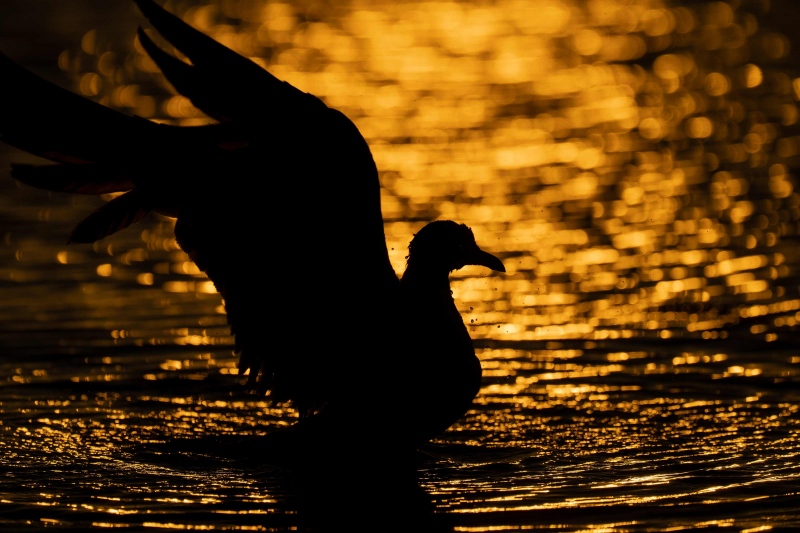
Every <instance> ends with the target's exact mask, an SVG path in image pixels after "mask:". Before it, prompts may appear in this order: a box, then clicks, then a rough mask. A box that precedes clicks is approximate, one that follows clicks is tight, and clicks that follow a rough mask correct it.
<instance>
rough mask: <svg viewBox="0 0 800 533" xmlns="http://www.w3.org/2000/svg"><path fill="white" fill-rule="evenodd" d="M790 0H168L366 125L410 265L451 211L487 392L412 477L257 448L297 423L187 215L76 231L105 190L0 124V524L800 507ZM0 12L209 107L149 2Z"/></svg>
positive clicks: (684, 524)
mask: <svg viewBox="0 0 800 533" xmlns="http://www.w3.org/2000/svg"><path fill="white" fill-rule="evenodd" d="M773 4H775V6H773V9H772V10H771V11H768V10H766V7H767V4H766V3H763V2H749V1H744V0H743V1H737V2H689V3H684V4H677V3H668V2H659V1H655V0H653V1H647V0H636V1H621V0H619V1H612V0H609V1H599V0H598V1H590V2H582V1H580V2H579V1H569V2H567V1H561V0H542V1H538V2H533V1H531V2H498V3H493V4H485V3H481V2H464V3H458V4H455V3H445V2H428V3H424V2H420V3H411V2H400V3H394V2H393V3H391V4H385V5H384V4H378V3H369V2H367V3H341V4H339V3H337V4H336V5H326V4H312V3H307V4H306V3H302V2H295V3H292V4H281V3H273V2H261V1H241V2H233V1H231V2H198V3H188V2H173V3H171V4H169V7H170V9H174V10H176V11H177V12H180V13H181V14H182V15H184V16H185V17H186V18H187V19H188V20H190V21H191V22H192V23H193V24H196V25H197V26H199V27H201V28H203V30H204V31H207V32H208V33H211V34H212V35H214V36H215V37H216V38H217V39H219V40H221V41H223V42H225V43H226V44H228V45H230V46H232V47H234V48H235V49H237V50H239V51H240V52H242V53H245V54H247V55H249V56H251V57H253V58H255V59H256V60H259V61H263V63H264V64H265V65H268V66H269V68H270V70H271V71H272V72H274V73H275V74H276V75H279V76H281V77H284V78H285V79H288V80H290V81H291V82H292V83H294V84H295V85H297V86H299V87H301V88H302V89H304V90H307V91H310V92H313V93H315V94H318V95H320V96H323V97H324V98H325V100H326V101H327V102H328V104H329V105H332V106H335V107H338V108H340V109H342V110H343V111H345V112H346V113H347V114H348V116H350V117H351V118H353V120H354V121H355V122H356V124H357V125H358V126H359V128H360V129H361V131H362V132H364V135H365V136H366V137H367V139H368V141H369V142H370V145H371V146H372V148H373V153H374V154H375V158H376V161H377V162H378V166H379V168H380V169H381V171H382V173H381V180H382V183H383V185H384V189H385V191H384V199H383V206H384V214H385V219H386V232H387V240H388V243H389V246H390V248H391V254H392V260H393V262H394V264H395V266H396V268H397V270H398V272H402V269H403V256H404V255H405V247H406V246H407V243H408V241H409V240H410V238H411V235H412V234H413V233H414V231H416V230H417V229H418V228H419V227H420V226H421V225H422V224H424V222H425V221H427V220H431V219H436V218H453V219H456V220H459V221H462V222H466V223H468V224H469V225H470V226H471V227H473V228H474V229H475V233H476V236H477V238H478V242H479V243H480V244H481V246H482V247H484V248H485V249H487V250H489V251H491V252H493V253H496V254H497V255H498V256H499V257H501V258H502V259H503V260H504V263H505V265H506V268H507V269H508V274H507V275H505V276H502V277H501V276H489V275H487V274H486V273H485V272H483V271H482V270H480V269H474V270H469V269H465V270H464V271H462V272H457V273H455V274H454V275H453V283H452V286H453V291H454V296H455V297H456V299H457V301H458V302H459V307H460V309H461V311H462V315H463V316H464V319H465V322H466V323H467V324H468V325H469V327H470V332H471V334H472V336H473V339H475V344H476V347H477V351H478V353H479V356H480V357H481V360H482V362H483V367H484V387H483V389H482V390H481V393H480V395H479V396H478V398H477V399H476V401H475V404H474V408H473V409H472V410H471V411H470V412H469V413H468V414H467V415H466V417H465V418H464V419H463V420H461V421H460V422H459V423H458V424H456V425H455V426H454V427H453V428H451V430H449V431H448V432H447V433H445V434H444V435H442V436H441V437H440V438H439V439H437V440H436V441H434V442H432V443H431V444H430V445H429V446H428V447H427V448H426V449H425V450H423V453H422V454H421V456H420V458H419V464H418V465H417V466H416V468H410V469H407V468H404V467H402V466H398V464H397V460H396V458H394V457H392V456H390V455H388V454H387V453H384V452H382V448H381V443H379V442H367V443H365V442H358V443H353V445H354V447H356V446H358V447H362V448H364V449H365V450H368V452H365V454H364V455H363V458H362V460H349V461H347V462H341V463H340V462H337V461H333V462H332V464H330V465H328V467H326V468H321V469H319V470H314V471H311V472H297V471H292V470H287V469H285V468H282V467H281V466H280V465H277V466H276V465H270V464H267V463H266V462H262V461H259V460H254V459H252V458H248V459H245V460H242V453H241V452H240V448H238V447H237V446H239V445H237V444H235V442H236V439H240V438H248V439H251V440H249V441H248V443H249V444H248V446H250V447H251V448H252V443H253V442H257V438H258V437H259V436H262V435H265V434H267V433H269V432H270V431H273V430H275V429H276V428H278V427H280V426H283V425H286V424H288V423H291V422H292V421H293V419H294V416H295V413H294V412H293V411H292V409H291V408H290V407H289V406H285V405H273V404H271V403H269V402H268V401H267V399H265V398H260V397H257V396H254V395H252V394H249V393H247V392H246V391H245V390H244V388H243V386H242V384H241V378H240V377H239V376H237V375H236V368H235V367H236V361H235V359H234V357H233V356H232V354H231V350H232V339H231V338H230V337H229V336H228V330H227V327H226V326H225V317H224V314H223V309H222V307H221V301H220V298H219V296H218V295H217V294H216V293H215V292H214V290H213V286H212V285H211V284H210V283H209V282H208V281H207V280H206V279H205V277H204V276H203V275H202V274H201V273H198V272H197V269H196V268H195V267H194V265H193V264H192V263H191V262H190V261H189V259H188V257H186V256H185V255H184V254H183V253H182V252H181V251H180V250H179V249H178V248H177V246H176V244H175V241H174V238H173V235H172V222H171V221H170V220H168V219H156V218H151V219H147V220H146V221H145V222H143V223H140V224H139V225H137V226H136V227H134V228H131V229H128V230H126V231H124V232H121V233H120V234H119V235H116V236H114V237H112V238H109V239H106V240H103V241H101V242H100V243H97V244H96V245H95V246H84V245H69V246H67V245H66V244H65V243H66V240H67V238H68V235H69V232H70V230H71V228H72V226H73V225H74V224H75V223H76V222H77V221H79V220H80V219H81V217H83V216H85V215H86V214H88V213H89V212H90V211H91V210H92V209H93V208H95V207H97V206H98V205H101V204H102V199H99V198H97V199H96V198H87V197H75V196H66V195H58V194H49V193H46V192H42V191H37V190H33V189H30V188H25V187H22V186H19V185H17V184H15V183H14V182H13V180H12V179H11V178H10V177H9V175H8V165H9V162H10V161H29V160H30V158H29V157H28V156H26V155H25V154H22V153H20V152H18V151H14V150H12V149H10V148H7V147H5V146H3V147H2V148H0V472H2V473H3V475H2V476H0V530H2V531H27V530H38V529H43V528H52V529H55V530H59V529H62V530H73V531H82V530H85V529H88V528H90V527H94V528H119V529H123V530H147V531H156V530H167V529H215V530H229V529H233V530H256V531H285V530H309V529H310V530H331V531H358V530H363V531H384V530H390V531H409V532H412V531H513V530H519V529H548V530H553V531H596V532H606V531H607V532H624V531H659V532H661V531H682V530H695V529H711V530H713V529H724V530H726V531H728V530H729V531H767V530H771V531H795V530H797V528H799V527H800V489H798V486H800V455H799V454H800V413H798V409H800V342H799V341H800V338H799V337H798V328H799V327H800V278H799V277H798V271H800V254H798V252H797V249H798V247H797V242H798V237H797V236H798V235H800V194H798V192H797V189H798V181H797V177H796V168H797V163H798V161H797V157H798V154H800V137H799V136H798V134H800V128H798V119H799V117H800V113H798V106H797V101H798V95H800V77H798V76H800V72H798V69H797V68H796V66H795V63H796V61H794V60H793V55H792V50H793V48H792V44H793V43H792V39H793V38H794V36H793V34H792V32H790V31H787V24H788V29H791V27H792V24H793V22H792V20H793V19H792V17H793V16H794V12H793V8H792V7H791V4H790V3H780V2H777V1H775V2H773ZM0 15H2V17H0V28H2V34H0V45H2V49H3V51H4V52H6V53H7V54H8V55H10V56H11V57H13V58H14V59H16V60H18V61H19V62H21V63H23V64H25V65H27V66H29V67H30V68H32V69H35V70H36V71H37V72H39V73H40V74H42V75H44V76H46V77H48V78H49V79H52V80H55V81H57V82H59V83H61V84H62V85H64V86H68V87H70V88H72V89H73V90H75V91H76V92H82V93H83V94H85V95H86V96H87V97H91V98H94V99H96V100H98V101H102V102H104V103H105V104H107V105H110V106H112V107H115V108H117V109H120V110H122V111H123V112H130V113H136V114H139V115H142V116H145V117H149V118H152V119H155V120H166V121H171V122H176V123H181V124H186V125H189V124H197V123H202V122H204V121H206V119H205V118H203V117H202V116H200V114H199V113H198V112H196V111H195V110H194V109H193V108H191V106H190V105H188V104H187V102H186V101H185V100H183V99H182V98H181V97H178V96H175V95H173V94H171V93H169V92H168V90H167V89H166V88H165V87H164V86H163V85H162V84H161V83H160V82H159V81H158V78H157V73H155V72H152V70H153V68H152V65H151V64H150V63H149V62H148V61H147V60H146V59H145V58H144V56H142V55H141V53H140V51H137V49H136V47H135V46H134V44H133V34H134V32H135V28H136V26H137V25H139V24H144V22H143V20H142V19H141V18H140V17H139V16H138V14H137V13H136V11H135V9H134V7H133V6H132V5H128V4H127V3H125V2H122V3H116V2H115V3H109V2H93V1H88V0H85V1H80V2H78V1H75V2H68V3H67V2H60V1H59V2H55V1H44V0H40V1H37V2H34V3H29V2H23V1H14V0H8V1H5V2H3V3H2V4H0ZM154 80H155V81H154ZM0 82H2V80H0ZM310 191H311V193H313V189H312V188H310ZM298 208H301V206H298ZM270 230H271V228H264V230H263V231H264V233H265V234H266V233H268V232H269V231H270ZM324 276H325V271H324V258H322V259H321V271H320V279H321V280H324ZM315 281H319V280H297V282H298V283H308V282H315ZM252 282H253V283H254V284H256V283H272V282H273V280H268V279H257V280H252ZM281 282H286V280H282V281H281ZM265 304H266V303H265ZM330 311H331V310H330V309H328V310H327V312H330ZM334 311H335V310H334ZM273 312H274V311H273ZM318 316H319V313H318V310H316V309H309V314H308V316H306V317H293V319H294V320H301V321H306V322H307V323H308V328H309V334H313V328H314V320H315V319H316V317H318ZM267 319H268V317H267V316H266V311H265V321H266V320H267ZM357 336H358V331H357V327H353V329H352V330H345V331H343V332H342V339H344V342H342V341H341V340H334V339H332V340H331V349H332V351H336V350H346V346H347V339H349V338H352V339H357ZM278 342H280V343H281V344H280V349H282V350H284V351H286V352H291V351H292V350H302V349H303V339H288V340H287V339H283V338H281V337H280V336H279V335H278V334H276V335H275V337H271V336H269V335H266V336H265V338H264V345H265V347H275V346H277V343H278ZM345 357H346V355H345ZM424 371H425V369H424V368H420V372H424ZM354 372H361V369H354ZM364 379H369V378H368V377H366V376H365V377H364ZM364 400H365V402H369V401H372V399H370V398H365V399H364ZM368 423H369V421H368V420H365V424H368ZM187 439H188V440H191V441H199V442H206V441H208V440H213V439H222V440H223V441H224V442H226V443H228V442H230V444H229V445H228V446H227V447H226V448H225V449H224V450H223V451H222V452H221V453H214V454H209V453H205V452H199V451H197V450H196V449H195V448H192V449H193V450H194V451H187V449H188V448H189V447H188V446H187V445H186V442H188V440H187ZM252 439H256V440H255V441H254V440H252ZM217 452H219V451H218V450H217ZM267 459H274V458H267Z"/></svg>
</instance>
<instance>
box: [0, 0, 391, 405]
mask: <svg viewBox="0 0 800 533" xmlns="http://www.w3.org/2000/svg"><path fill="white" fill-rule="evenodd" d="M136 3H137V5H138V6H139V7H140V9H141V10H142V12H143V13H144V14H145V16H146V17H147V18H148V19H149V20H150V21H151V23H152V24H153V26H154V27H155V28H156V29H157V30H158V31H159V32H160V33H161V34H162V35H163V36H164V37H165V38H166V39H167V40H168V41H170V42H171V43H172V44H173V45H174V46H175V47H176V48H177V49H178V50H179V51H181V52H182V53H183V54H184V55H185V56H186V57H187V58H188V59H189V61H191V63H185V62H183V61H181V60H179V59H177V58H175V57H174V56H171V55H170V54H168V53H167V52H165V51H164V50H162V49H161V48H159V47H158V46H156V45H155V43H154V41H153V40H152V39H150V38H149V37H148V36H147V35H146V34H145V33H144V32H140V34H139V38H140V40H141V42H142V45H143V47H144V48H145V50H146V51H147V53H148V54H150V55H151V57H152V58H153V59H154V61H155V62H156V63H157V64H158V65H159V66H160V68H162V69H163V71H164V73H165V75H166V77H167V79H168V80H169V81H170V82H171V83H173V85H174V86H175V88H176V89H177V90H178V91H179V92H180V93H181V94H183V95H184V96H186V97H188V98H190V99H191V100H192V102H194V104H195V105H197V106H198V107H199V108H200V109H202V110H203V111H205V112H206V113H208V114H209V115H210V116H212V117H213V118H216V119H217V120H219V121H220V123H219V124H213V125H208V126H199V127H177V126H166V125H160V124H155V123H152V122H150V121H147V120H144V119H141V118H137V117H130V116H127V115H124V114H122V113H119V112H116V111H113V110H111V109H108V108H105V107H104V106H102V105H100V104H97V103H95V102H92V101H90V100H86V99H84V98H81V97H79V96H77V95H75V94H72V93H70V92H69V91H66V90H64V89H62V88H60V87H58V86H55V85H53V84H51V83H49V82H46V81H45V80H42V79H41V78H38V77H37V76H35V75H33V74H31V73H30V72H28V71H26V70H25V69H23V68H22V67H20V66H18V65H16V64H15V63H13V62H12V61H11V60H9V59H8V58H6V57H5V56H0V74H2V75H3V77H2V79H3V82H2V84H0V91H2V92H0V136H1V137H0V140H3V141H5V142H7V143H8V144H11V145H13V146H16V147H19V148H21V149H23V150H26V151H28V152H30V153H33V154H36V155H39V156H42V157H45V158H48V159H50V160H52V161H55V162H57V163H60V164H61V165H60V166H55V167H53V166H47V165H45V166H17V167H16V168H15V169H14V173H15V176H17V177H18V178H19V179H20V180H21V181H23V182H26V183H29V184H32V185H34V186H37V187H41V188H45V189H50V190H58V191H65V192H74V193H96V194H100V193H104V192H111V191H114V192H120V191H125V190H129V191H130V192H128V193H127V194H124V195H122V196H119V197H117V198H115V199H114V200H112V201H111V202H109V203H108V204H106V206H104V207H101V208H100V209H99V210H98V211H97V212H95V213H94V214H92V215H90V216H89V217H87V219H85V220H84V221H83V222H81V223H80V224H79V225H78V227H77V228H76V229H75V232H74V233H73V236H72V239H73V240H74V241H81V242H84V241H86V242H88V241H92V240H95V239H98V238H102V237H104V236H107V235H110V234H111V233H113V232H115V231H118V230H119V229H122V228H123V227H125V226H127V225H129V224H132V223H134V222H136V221H138V220H140V219H141V218H142V217H143V216H144V215H145V214H146V213H147V212H148V211H149V210H151V209H154V210H158V211H159V212H162V213H171V214H175V215H177V221H176V226H175V234H176V238H177V241H178V244H179V245H180V246H181V248H182V249H183V250H184V251H185V252H186V253H187V254H189V256H190V257H191V258H192V259H193V260H194V261H195V262H196V263H197V265H198V267H199V268H200V269H202V270H203V271H204V272H205V273H206V274H207V275H208V277H209V279H211V281H212V282H213V283H214V285H215V286H216V288H217V290H218V291H219V292H220V294H221V295H222V297H223V299H224V301H225V306H226V311H227V313H228V321H229V323H230V325H231V331H232V333H233V334H234V335H235V338H236V352H238V353H239V354H240V369H241V370H242V371H245V372H246V371H249V372H250V380H251V382H252V383H253V384H254V385H257V386H258V387H259V388H260V389H262V390H269V391H270V393H271V394H272V396H273V397H274V398H275V399H276V400H279V401H280V400H291V401H293V402H294V404H295V405H296V406H297V407H298V408H299V409H300V410H301V412H305V413H308V412H311V411H313V410H314V409H316V408H317V407H318V406H320V405H322V404H324V403H325V402H326V401H329V400H330V399H332V398H334V397H336V396H341V395H343V394H345V395H347V394H352V392H351V389H352V388H353V386H354V383H355V382H357V376H358V373H359V372H361V371H362V370H363V369H364V368H365V367H366V365H370V364H373V363H374V362H375V361H378V360H380V358H382V357H384V358H386V357H387V354H388V353H391V343H387V342H386V339H387V338H391V336H392V335H393V334H395V333H396V332H395V331H394V329H393V328H394V325H393V324H394V321H393V320H392V318H391V317H393V316H394V315H393V313H394V312H395V309H394V307H395V304H396V302H397V299H396V291H397V290H398V286H399V282H398V280H397V277H396V276H395V274H394V270H393V269H392V266H391V263H390V262H389V257H388V253H387V249H386V242H385V237H384V231H383V219H382V215H381V205H380V190H379V189H380V183H379V180H378V171H377V169H376V167H375V162H374V160H373V158H372V155H371V153H370V150H369V147H368V145H367V143H366V141H365V140H364V138H363V136H362V135H361V134H360V132H359V131H358V129H357V128H356V126H355V125H354V124H353V122H352V121H351V120H350V119H349V118H347V117H346V116H345V115H344V114H342V113H341V112H339V111H337V110H335V109H331V108H329V107H327V106H326V105H325V104H324V103H323V102H322V101H321V100H319V99H318V98H316V97H315V96H313V95H310V94H307V93H304V92H302V91H300V90H299V89H296V88H295V87H292V86H291V85H289V84H288V83H286V82H283V81H281V80H278V79H277V78H275V77H274V76H273V75H271V74H270V73H269V72H267V71H266V70H264V69H262V68H261V67H259V66H258V65H257V64H256V63H254V62H252V61H250V60H249V59H247V58H244V57H242V56H240V55H239V54H237V53H235V52H234V51H232V50H230V49H228V48H226V47H224V46H223V45H221V44H219V43H217V42H216V41H214V40H213V39H211V38H209V37H207V36H206V35H204V34H202V33H201V32H199V31H197V30H195V29H194V28H192V27H191V26H189V25H188V24H186V23H184V22H183V21H181V20H180V19H179V18H177V17H175V16H173V15H171V14H170V13H168V12H167V11H165V10H163V9H162V8H160V7H159V6H158V5H157V4H155V3H154V2H152V1H151V0H136Z"/></svg>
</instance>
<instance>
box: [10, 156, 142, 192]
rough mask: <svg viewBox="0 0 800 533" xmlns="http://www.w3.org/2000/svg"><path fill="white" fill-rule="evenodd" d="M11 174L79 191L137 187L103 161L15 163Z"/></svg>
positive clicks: (34, 183) (55, 188)
mask: <svg viewBox="0 0 800 533" xmlns="http://www.w3.org/2000/svg"><path fill="white" fill-rule="evenodd" d="M11 177H13V178H15V179H17V180H19V181H21V182H22V183H24V184H26V185H30V186H31V187H38V188H40V189H47V190H50V191H59V192H71V193H76V194H107V193H113V192H124V191H129V190H131V189H133V188H134V183H133V181H132V180H131V179H130V178H127V177H125V176H114V170H113V169H109V168H108V167H105V166H103V165H93V164H87V165H24V164H13V163H12V164H11Z"/></svg>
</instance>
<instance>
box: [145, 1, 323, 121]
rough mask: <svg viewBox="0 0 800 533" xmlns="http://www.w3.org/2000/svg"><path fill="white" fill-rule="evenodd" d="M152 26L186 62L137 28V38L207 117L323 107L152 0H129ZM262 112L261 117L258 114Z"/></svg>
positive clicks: (248, 117) (239, 117) (242, 118)
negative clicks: (165, 49)
mask: <svg viewBox="0 0 800 533" xmlns="http://www.w3.org/2000/svg"><path fill="white" fill-rule="evenodd" d="M135 2H136V5H138V6H139V9H140V10H141V11H142V13H143V14H144V16H145V17H147V19H148V20H149V21H150V22H151V23H152V24H153V27H154V28H155V29H156V30H158V32H159V33H160V34H161V35H162V36H163V37H164V38H165V39H166V40H167V41H169V42H170V43H171V44H172V45H173V46H174V47H175V48H176V49H177V50H179V51H180V52H181V53H183V54H184V55H185V56H186V57H187V58H189V60H190V61H191V65H189V64H187V63H184V62H183V61H181V60H179V59H177V58H175V57H174V56H171V55H170V54H168V53H167V52H165V51H164V50H162V49H161V48H159V47H158V46H157V45H156V44H155V43H154V42H153V40H152V39H150V37H148V35H147V33H145V31H144V30H143V29H142V28H139V31H138V35H139V41H140V42H141V43H142V46H143V47H144V49H145V51H146V52H147V54H148V55H149V56H150V57H151V58H152V59H153V61H155V63H156V65H158V67H159V68H160V69H161V72H162V73H163V74H164V76H165V77H166V78H167V80H169V82H170V83H171V84H172V85H173V87H175V89H176V90H177V91H178V92H179V93H181V94H182V95H183V96H186V97H187V98H189V99H190V100H191V101H192V103H193V104H194V105H195V106H197V107H198V108H199V109H201V110H202V111H203V112H205V113H206V114H207V115H209V116H211V117H213V118H215V119H217V120H219V121H221V122H224V121H229V120H238V121H250V120H252V119H253V118H254V115H253V114H254V112H255V113H256V114H257V119H256V120H264V119H269V118H275V117H280V116H281V115H287V114H289V115H292V114H295V115H305V114H306V113H307V112H314V111H323V110H324V109H325V105H324V104H323V103H322V102H321V101H320V100H318V99H317V98H316V97H314V96H312V95H310V94H307V93H304V92H302V91H300V90H299V89H297V88H295V87H293V86H292V85H290V84H289V83H286V82H284V81H281V80H279V79H278V78H276V77H275V76H273V75H272V74H270V73H269V72H268V71H266V70H264V69H263V68H261V67H260V66H258V65H257V64H256V63H254V62H253V61H251V60H249V59H247V58H245V57H242V56H241V55H239V54H237V53H236V52H234V51H233V50H231V49H230V48H227V47H226V46H224V45H222V44H220V43H218V42H217V41H215V40H214V39H212V38H210V37H208V36H207V35H205V34H204V33H202V32H200V31H198V30H196V29H194V28H192V27H191V26H189V25H188V24H186V23H185V22H183V21H182V20H181V19H180V18H178V17H176V16H175V15H173V14H172V13H170V12H169V11H166V10H165V9H163V8H161V7H160V6H159V5H158V4H156V3H155V2H153V1H152V0H135ZM264 115H266V116H264Z"/></svg>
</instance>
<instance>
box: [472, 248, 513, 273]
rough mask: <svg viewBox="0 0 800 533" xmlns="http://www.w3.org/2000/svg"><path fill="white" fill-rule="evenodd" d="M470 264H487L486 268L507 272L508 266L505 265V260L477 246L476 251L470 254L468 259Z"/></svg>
mask: <svg viewBox="0 0 800 533" xmlns="http://www.w3.org/2000/svg"><path fill="white" fill-rule="evenodd" d="M467 264H468V265H480V266H485V267H486V268H491V269H492V270H494V271H496V272H505V271H506V267H505V266H503V262H502V261H500V260H499V259H498V258H496V257H495V256H493V255H492V254H490V253H489V252H484V251H483V250H481V249H480V248H477V247H476V248H475V251H474V252H472V253H471V254H469V258H468V259H467Z"/></svg>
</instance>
